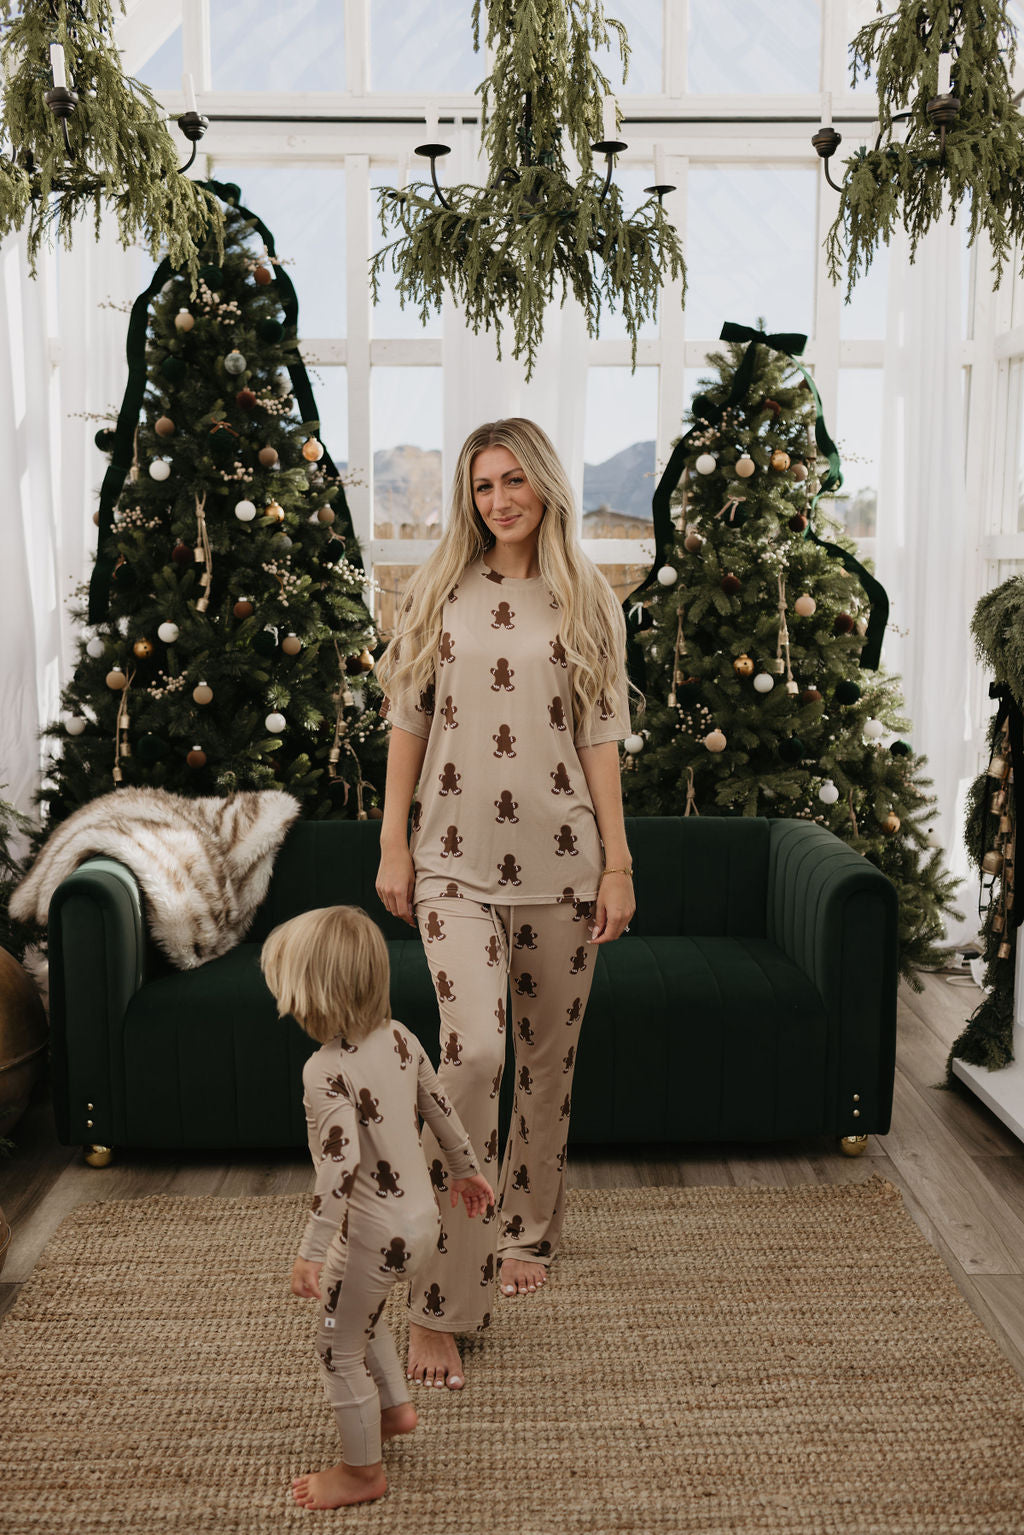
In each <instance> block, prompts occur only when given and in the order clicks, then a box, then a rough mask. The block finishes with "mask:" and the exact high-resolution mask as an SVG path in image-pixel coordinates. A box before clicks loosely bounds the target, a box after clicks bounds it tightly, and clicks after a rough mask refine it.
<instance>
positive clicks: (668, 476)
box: [622, 320, 889, 690]
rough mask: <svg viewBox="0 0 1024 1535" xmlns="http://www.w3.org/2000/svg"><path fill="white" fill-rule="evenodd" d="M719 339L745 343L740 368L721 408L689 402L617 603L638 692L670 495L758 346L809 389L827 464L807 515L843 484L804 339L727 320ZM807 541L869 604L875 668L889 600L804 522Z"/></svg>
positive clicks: (701, 400) (667, 533) (869, 645)
mask: <svg viewBox="0 0 1024 1535" xmlns="http://www.w3.org/2000/svg"><path fill="white" fill-rule="evenodd" d="M719 339H720V340H722V341H734V342H742V341H745V342H746V343H747V349H746V351H745V352H744V354H743V356H742V358H741V359H740V364H739V367H738V368H737V369H736V372H735V374H734V375H733V381H732V385H731V387H730V389H729V395H728V398H727V399H726V400H725V402H724V404H721V405H719V404H717V403H716V402H715V401H714V400H710V399H708V397H707V395H703V394H699V395H697V396H696V398H695V399H694V402H693V416H694V423H693V426H691V428H690V430H689V431H688V432H687V433H686V434H685V435H684V436H683V437H681V438H680V439H679V441H678V442H677V443H676V445H675V447H674V448H673V450H672V454H671V457H670V458H669V461H668V463H667V464H666V465H665V471H664V473H663V474H662V476H661V479H660V480H659V481H658V485H657V489H656V490H655V492H654V495H653V496H652V498H651V509H652V511H653V514H654V559H653V562H652V564H651V568H650V570H649V571H648V572H647V575H646V577H645V578H644V580H643V581H642V582H641V583H640V585H639V586H638V587H636V588H635V590H634V591H632V592H630V594H629V596H628V597H627V598H626V600H625V602H624V603H623V604H622V606H623V610H624V612H625V614H626V661H627V666H628V670H629V675H630V677H631V679H632V680H633V682H635V683H636V685H637V686H638V687H639V688H640V689H641V690H643V689H644V687H645V681H646V668H645V666H644V658H643V652H642V651H641V649H640V646H639V645H638V644H637V639H636V636H637V635H638V634H639V633H640V632H641V631H642V630H644V629H648V628H650V626H651V625H652V624H653V623H654V618H653V615H652V614H651V612H650V610H649V609H648V608H644V607H643V606H642V605H641V604H640V602H639V599H640V597H641V596H642V594H643V593H644V592H646V591H647V590H648V589H649V588H650V587H651V586H653V585H654V584H655V582H656V580H657V573H658V571H659V570H660V569H661V567H662V565H663V564H664V562H665V559H666V556H667V553H668V550H669V548H670V546H671V544H672V540H673V534H674V529H673V527H672V508H671V501H672V494H673V492H674V491H675V488H676V486H677V485H678V484H679V481H680V478H681V477H682V473H683V468H684V466H685V463H686V459H687V458H688V457H689V455H690V453H691V452H692V451H693V448H692V439H693V438H694V437H695V436H697V435H698V434H700V433H703V432H705V431H706V430H707V428H708V427H709V426H717V425H718V423H719V422H720V421H721V419H722V417H723V416H724V415H725V413H726V411H728V410H729V409H730V408H731V407H732V406H734V405H738V404H739V403H740V402H741V401H742V400H744V399H745V398H746V396H747V395H748V394H749V392H750V386H751V383H752V382H753V377H754V367H755V365H756V361H757V348H758V347H759V346H767V347H770V348H771V349H772V350H773V351H775V352H783V353H785V354H786V355H787V356H788V357H790V358H791V359H792V361H793V365H794V367H796V368H798V369H799V371H800V372H801V373H802V374H803V376H804V378H805V380H806V381H807V385H808V388H809V389H810V391H811V395H812V397H813V399H814V440H815V442H816V443H817V445H818V449H819V451H820V453H821V454H822V457H823V458H825V459H826V460H827V462H828V472H827V474H826V475H825V478H824V479H823V480H822V483H821V486H820V488H819V490H818V491H817V494H816V495H815V497H814V500H813V501H812V502H811V508H810V509H811V513H812V514H813V512H814V509H815V507H816V506H817V504H818V502H819V500H820V499H821V497H822V496H824V495H827V494H828V493H829V492H830V491H834V490H838V489H839V487H840V486H841V485H842V483H843V472H842V468H841V465H840V461H839V449H838V448H837V447H836V445H835V443H834V442H833V441H832V438H831V437H830V435H829V432H828V428H827V427H826V425H825V415H824V410H823V408H822V404H821V395H820V394H819V393H818V386H817V385H816V384H815V382H814V379H813V378H812V376H811V374H810V373H809V372H808V371H807V369H806V368H805V367H804V366H803V364H802V363H800V362H798V361H797V357H798V356H799V355H800V354H801V353H802V352H803V349H804V347H805V346H806V345H807V337H806V336H805V335H802V334H800V333H798V332H796V331H772V332H765V331H761V330H754V329H753V328H752V327H751V326H749V325H736V324H735V323H734V322H733V321H731V320H726V322H725V323H724V325H723V326H722V330H721V335H720V338H719ZM803 536H804V538H809V539H810V540H811V541H812V543H815V544H817V545H818V547H819V548H821V549H824V551H825V553H826V554H828V555H831V556H832V557H833V558H834V559H838V560H839V561H841V563H842V565H843V567H844V569H846V570H848V571H849V572H850V573H851V575H855V576H856V577H857V578H858V579H859V581H860V583H861V586H862V587H863V588H864V593H865V595H866V597H867V599H868V602H869V604H870V613H869V617H868V627H867V633H866V635H865V637H864V645H863V648H862V650H861V655H860V664H861V666H862V667H865V668H867V669H868V670H870V671H874V670H876V669H877V667H878V664H879V660H880V659H881V653H882V640H883V637H884V635H885V626H886V624H887V622H888V619H889V598H888V595H887V593H886V591H885V588H884V587H883V586H882V584H881V582H880V581H877V580H876V579H875V577H874V576H873V575H871V573H870V572H869V571H868V570H866V569H865V568H864V566H863V565H862V564H861V562H860V561H859V560H858V559H857V558H856V556H855V555H853V554H851V553H850V551H849V550H848V549H844V548H842V546H841V545H839V544H833V543H829V542H827V541H826V540H825V539H823V538H819V537H818V535H817V534H816V533H814V532H812V530H811V526H810V522H809V521H808V525H807V528H806V529H805V531H804V534H803Z"/></svg>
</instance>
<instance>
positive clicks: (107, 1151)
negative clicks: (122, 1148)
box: [83, 1145, 114, 1167]
mask: <svg viewBox="0 0 1024 1535" xmlns="http://www.w3.org/2000/svg"><path fill="white" fill-rule="evenodd" d="M83 1151H84V1154H85V1160H86V1161H87V1162H88V1164H89V1166H90V1167H109V1166H110V1164H111V1162H112V1161H113V1160H114V1148H113V1146H94V1145H86V1146H85V1147H83Z"/></svg>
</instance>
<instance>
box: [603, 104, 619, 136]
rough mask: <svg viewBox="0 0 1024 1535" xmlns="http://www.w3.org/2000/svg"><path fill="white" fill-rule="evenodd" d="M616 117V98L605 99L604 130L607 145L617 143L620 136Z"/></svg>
mask: <svg viewBox="0 0 1024 1535" xmlns="http://www.w3.org/2000/svg"><path fill="white" fill-rule="evenodd" d="M615 115H616V114H615V97H614V96H606V97H605V98H604V127H603V129H602V133H603V135H604V141H605V143H606V144H612V143H615V141H616V140H617V139H618V136H619V130H618V127H617V126H616V122H615Z"/></svg>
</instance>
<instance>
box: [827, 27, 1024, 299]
mask: <svg viewBox="0 0 1024 1535" xmlns="http://www.w3.org/2000/svg"><path fill="white" fill-rule="evenodd" d="M850 49H851V52H852V54H853V62H852V65H851V74H852V79H851V84H852V86H854V87H855V86H856V84H857V76H858V71H862V72H864V73H865V74H870V75H872V76H873V77H874V79H875V81H876V83H877V88H878V136H877V138H876V141H875V144H874V147H873V148H870V149H869V148H866V147H861V148H859V149H858V150H856V151H855V153H854V154H852V155H851V156H850V157H849V158H848V159H847V160H846V162H845V166H844V173H843V175H842V177H841V179H840V180H839V181H836V180H834V179H833V177H832V174H831V172H830V169H829V162H830V161H831V159H832V158H833V156H834V155H835V153H836V151H837V150H838V148H839V145H840V144H841V143H842V135H841V134H840V133H838V132H837V131H836V129H835V127H834V126H833V123H832V101H831V95H830V93H826V95H825V98H824V109H823V112H822V123H821V127H820V128H819V129H818V130H817V132H816V133H815V134H813V136H812V138H811V144H812V146H813V147H814V149H815V151H816V153H817V154H818V156H819V157H820V159H821V160H822V162H823V166H824V172H825V179H826V180H827V182H828V184H829V186H830V187H832V188H834V190H835V191H837V192H838V193H839V209H838V212H837V214H836V218H835V222H834V223H833V225H832V228H831V229H830V230H829V233H828V236H827V239H826V242H825V244H826V251H827V255H828V267H829V275H830V277H831V278H832V281H833V282H837V283H838V282H840V281H841V280H842V278H843V274H844V270H845V277H846V293H847V297H848V298H849V296H850V294H851V293H852V291H853V288H854V285H855V284H856V282H857V280H858V278H859V277H862V276H863V275H864V273H865V272H866V271H867V269H868V267H869V266H870V265H871V261H872V259H873V257H874V254H875V252H876V250H877V249H878V246H879V244H880V243H884V244H886V245H888V244H889V242H890V240H891V239H892V236H893V234H894V233H895V232H896V231H897V230H898V229H899V228H901V227H902V228H905V229H906V231H907V235H908V237H909V241H910V260H911V261H913V260H914V257H915V255H916V253H917V247H918V245H919V243H920V241H921V240H922V239H923V238H924V236H925V235H926V234H927V232H928V230H929V229H930V228H931V227H932V225H933V224H935V223H938V222H940V221H943V220H948V219H950V218H951V217H952V216H954V215H955V213H956V212H957V210H958V209H961V208H962V209H964V210H965V214H966V216H967V218H968V221H969V241H968V243H969V244H971V245H973V244H974V242H975V240H976V239H977V237H978V235H979V234H981V233H982V231H985V232H986V233H987V234H988V236H989V239H990V241H991V245H992V266H993V271H994V275H995V286H997V287H998V285H999V282H1000V279H1001V277H1002V273H1003V268H1004V267H1005V265H1006V264H1007V262H1008V261H1011V260H1012V259H1013V258H1014V248H1015V246H1018V245H1019V246H1020V247H1021V250H1020V262H1021V267H1020V270H1021V273H1022V275H1024V244H1022V243H1021V242H1022V239H1024V118H1022V117H1021V115H1020V113H1019V111H1018V110H1017V100H1016V98H1015V97H1014V95H1013V92H1012V89H1011V86H1010V78H1011V76H1012V73H1013V69H1014V58H1015V49H1016V36H1015V31H1014V27H1013V24H1012V22H1011V20H1010V17H1009V14H1008V0H920V3H919V4H914V5H906V4H901V5H899V6H898V8H897V9H894V10H892V11H889V12H887V13H886V14H884V15H881V16H879V17H878V18H877V19H876V20H874V21H871V22H869V23H868V24H867V25H866V26H864V27H862V28H861V30H860V31H859V32H858V33H857V35H856V37H855V38H854V40H853V42H852V43H851V45H850Z"/></svg>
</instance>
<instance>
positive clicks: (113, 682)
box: [107, 666, 128, 693]
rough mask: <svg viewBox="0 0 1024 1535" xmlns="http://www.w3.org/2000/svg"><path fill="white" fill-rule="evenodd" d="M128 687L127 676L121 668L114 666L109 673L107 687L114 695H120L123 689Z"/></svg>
mask: <svg viewBox="0 0 1024 1535" xmlns="http://www.w3.org/2000/svg"><path fill="white" fill-rule="evenodd" d="M127 685H128V678H127V677H126V676H125V674H124V672H123V671H122V669H121V667H120V666H112V667H111V668H110V670H109V672H108V673H107V687H108V688H110V690H111V692H113V693H120V691H121V689H122V688H124V687H127Z"/></svg>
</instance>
